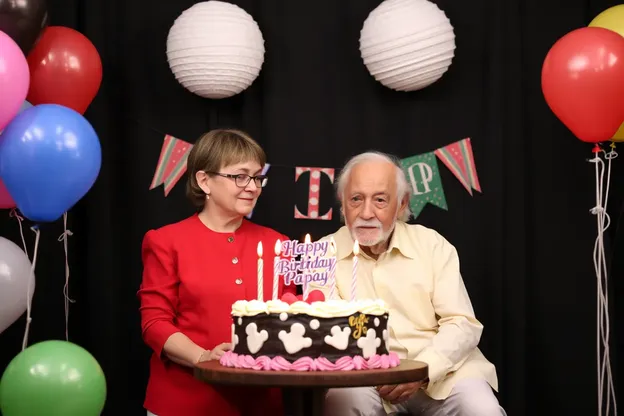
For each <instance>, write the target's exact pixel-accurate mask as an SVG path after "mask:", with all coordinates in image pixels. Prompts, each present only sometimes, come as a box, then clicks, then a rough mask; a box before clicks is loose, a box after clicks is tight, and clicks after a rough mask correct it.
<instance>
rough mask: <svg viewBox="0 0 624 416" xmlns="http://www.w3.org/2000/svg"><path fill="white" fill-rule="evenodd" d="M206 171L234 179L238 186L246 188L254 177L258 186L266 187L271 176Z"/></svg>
mask: <svg viewBox="0 0 624 416" xmlns="http://www.w3.org/2000/svg"><path fill="white" fill-rule="evenodd" d="M206 173H210V174H212V175H219V176H223V177H224V178H230V179H234V183H236V186H238V187H239V188H246V187H247V185H249V182H251V180H252V179H253V180H254V182H255V184H256V187H258V188H264V187H265V186H266V184H267V182H268V181H269V178H268V177H267V176H266V175H256V176H250V175H247V174H245V173H237V174H235V175H233V174H231V173H219V172H206Z"/></svg>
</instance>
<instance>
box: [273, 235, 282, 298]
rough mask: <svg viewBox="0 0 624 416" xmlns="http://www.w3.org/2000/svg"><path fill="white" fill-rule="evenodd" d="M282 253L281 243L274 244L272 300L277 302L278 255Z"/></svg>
mask: <svg viewBox="0 0 624 416" xmlns="http://www.w3.org/2000/svg"><path fill="white" fill-rule="evenodd" d="M281 252H282V242H281V241H280V240H277V241H276V242H275V258H274V259H273V300H277V297H278V290H279V271H278V270H277V269H278V267H279V260H280V253H281Z"/></svg>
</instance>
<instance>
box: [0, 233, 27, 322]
mask: <svg viewBox="0 0 624 416" xmlns="http://www.w3.org/2000/svg"><path fill="white" fill-rule="evenodd" d="M31 267H32V265H31V263H30V260H28V256H27V255H26V253H24V251H23V250H22V249H21V248H19V247H18V246H16V245H15V244H14V243H13V242H12V241H9V240H7V239H6V238H4V237H0V334H1V333H2V332H4V330H5V329H7V328H8V327H9V326H11V324H13V322H15V321H17V319H18V318H19V317H20V316H22V314H23V313H24V312H26V306H27V303H28V302H31V301H32V297H33V293H34V291H35V281H34V279H35V277H34V275H31ZM29 280H30V281H31V285H30V291H28V289H29V288H28V281H29Z"/></svg>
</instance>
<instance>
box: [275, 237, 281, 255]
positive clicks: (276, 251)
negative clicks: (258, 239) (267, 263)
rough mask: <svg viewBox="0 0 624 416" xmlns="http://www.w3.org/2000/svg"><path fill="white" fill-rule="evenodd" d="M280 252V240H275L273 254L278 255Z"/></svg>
mask: <svg viewBox="0 0 624 416" xmlns="http://www.w3.org/2000/svg"><path fill="white" fill-rule="evenodd" d="M281 252H282V242H281V241H280V240H277V241H276V242H275V255H276V256H279V255H280V253H281Z"/></svg>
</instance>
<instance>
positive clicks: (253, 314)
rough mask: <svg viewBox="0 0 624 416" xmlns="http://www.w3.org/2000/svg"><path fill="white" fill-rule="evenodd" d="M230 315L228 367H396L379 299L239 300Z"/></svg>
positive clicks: (385, 312)
mask: <svg viewBox="0 0 624 416" xmlns="http://www.w3.org/2000/svg"><path fill="white" fill-rule="evenodd" d="M291 296H293V297H294V295H291ZM284 300H287V299H284ZM232 318H233V321H234V322H233V324H232V350H231V351H228V352H226V353H225V354H224V355H223V357H222V358H221V364H222V365H224V366H227V367H236V368H247V369H254V370H265V371H270V370H279V371H286V370H293V371H337V370H347V371H349V370H372V369H387V368H391V367H396V366H397V365H399V357H398V356H397V355H396V354H395V353H389V352H388V309H387V307H386V306H385V304H384V303H383V301H381V300H360V301H356V302H348V301H345V300H329V301H326V302H318V301H317V302H312V303H307V302H303V301H299V300H297V301H296V302H294V303H292V304H289V303H288V302H286V301H283V300H276V301H268V302H261V301H257V300H252V301H238V302H236V303H235V304H234V305H233V306H232Z"/></svg>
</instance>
